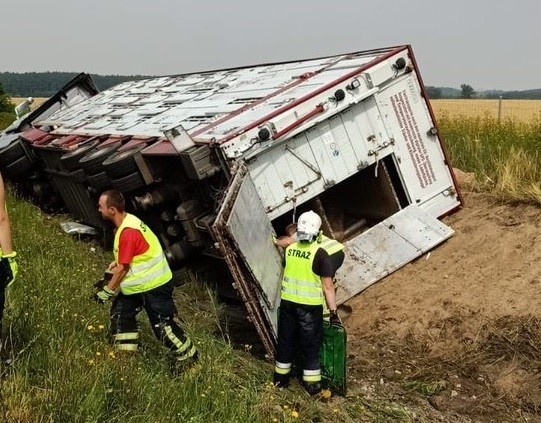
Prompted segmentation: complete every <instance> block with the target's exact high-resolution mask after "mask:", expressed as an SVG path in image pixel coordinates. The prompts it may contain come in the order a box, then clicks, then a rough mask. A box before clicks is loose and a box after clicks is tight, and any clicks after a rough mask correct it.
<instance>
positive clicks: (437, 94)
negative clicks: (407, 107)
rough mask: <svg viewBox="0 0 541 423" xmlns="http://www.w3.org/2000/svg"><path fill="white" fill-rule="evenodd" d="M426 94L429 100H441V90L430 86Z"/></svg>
mask: <svg viewBox="0 0 541 423" xmlns="http://www.w3.org/2000/svg"><path fill="white" fill-rule="evenodd" d="M426 93H427V94H428V98H431V99H435V98H441V88H438V87H430V86H428V87H426Z"/></svg>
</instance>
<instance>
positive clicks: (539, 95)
mask: <svg viewBox="0 0 541 423" xmlns="http://www.w3.org/2000/svg"><path fill="white" fill-rule="evenodd" d="M425 88H426V92H427V94H428V97H429V98H431V99H438V98H450V99H451V98H461V99H472V98H481V99H498V98H500V97H501V98H503V99H506V100H541V88H540V89H535V90H524V91H503V90H486V91H476V90H475V89H474V88H473V87H472V86H471V85H469V84H462V85H460V88H448V87H433V86H427V87H425Z"/></svg>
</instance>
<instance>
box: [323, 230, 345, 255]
mask: <svg viewBox="0 0 541 423" xmlns="http://www.w3.org/2000/svg"><path fill="white" fill-rule="evenodd" d="M317 242H318V243H319V246H320V247H321V248H323V249H324V250H325V251H327V254H328V255H333V254H334V253H337V252H338V251H342V250H343V249H344V244H342V243H340V242H338V241H337V240H336V239H332V238H329V237H327V236H325V235H323V234H322V235H321V236H320V237H319V238H318V241H317Z"/></svg>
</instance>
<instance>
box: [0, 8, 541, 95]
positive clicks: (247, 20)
mask: <svg viewBox="0 0 541 423" xmlns="http://www.w3.org/2000/svg"><path fill="white" fill-rule="evenodd" d="M1 11H2V12H1V13H2V15H1V17H0V22H1V24H0V29H1V30H0V34H1V35H0V45H2V48H1V51H2V52H3V54H2V55H1V58H0V72H1V71H13V72H32V71H36V72H38V71H73V72H78V71H85V72H89V73H94V74H122V75H125V74H128V75H131V74H145V75H167V74H180V73H185V72H192V71H202V70H209V69H217V68H226V67H236V66H242V65H251V64H257V63H267V62H272V61H284V60H295V59H303V58H311V57H318V56H325V55H335V54H340V53H347V52H353V51H361V50H367V49H372V48H380V47H389V46H395V45H402V44H411V45H412V46H413V51H414V53H415V56H416V59H417V61H418V64H419V67H420V70H421V75H422V76H423V79H424V82H425V84H426V85H436V86H449V87H457V88H458V87H459V86H460V84H462V83H467V84H470V85H472V86H473V87H474V88H475V89H476V90H481V89H505V90H511V89H517V90H522V89H530V88H541V52H540V45H539V43H540V41H541V24H540V20H541V0H514V1H512V2H511V1H498V0H452V1H448V0H447V1H441V0H406V1H398V0H387V1H379V0H373V1H370V2H368V1H362V0H351V1H342V0H329V1H320V0H288V1H286V0H272V1H265V2H258V1H257V0H252V1H248V0H229V1H220V0H207V1H201V0H199V1H182V0H145V1H143V0H86V1H79V0H26V1H9V2H3V4H2V7H1Z"/></svg>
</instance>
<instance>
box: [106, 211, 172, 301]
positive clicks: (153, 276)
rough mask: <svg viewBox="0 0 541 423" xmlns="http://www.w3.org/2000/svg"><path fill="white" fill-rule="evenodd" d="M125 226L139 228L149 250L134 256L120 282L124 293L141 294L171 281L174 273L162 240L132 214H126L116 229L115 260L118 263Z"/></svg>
mask: <svg viewBox="0 0 541 423" xmlns="http://www.w3.org/2000/svg"><path fill="white" fill-rule="evenodd" d="M125 228H132V229H136V230H138V231H139V233H140V234H141V235H143V238H144V239H145V241H146V242H147V244H148V250H147V251H145V252H144V253H143V254H140V255H138V256H134V257H133V260H132V262H131V263H130V269H129V270H128V273H127V274H126V276H125V277H124V279H122V282H121V283H120V290H121V291H122V293H123V294H124V295H131V294H139V293H141V292H146V291H150V290H151V289H154V288H157V287H158V286H161V285H164V284H166V283H167V282H169V281H170V280H171V278H172V276H173V274H172V273H171V269H170V268H169V264H168V263H167V259H166V258H165V254H164V253H163V250H162V247H161V245H160V241H158V238H157V237H156V235H154V233H153V232H152V231H151V230H150V228H149V227H148V226H147V225H145V224H144V223H143V222H142V221H141V220H140V219H139V218H137V217H136V216H134V215H132V214H126V217H125V218H124V220H123V221H122V224H121V225H120V227H119V228H118V229H117V231H116V234H115V241H114V255H115V262H116V263H118V246H119V242H120V234H121V233H122V231H123V230H124V229H125Z"/></svg>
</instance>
